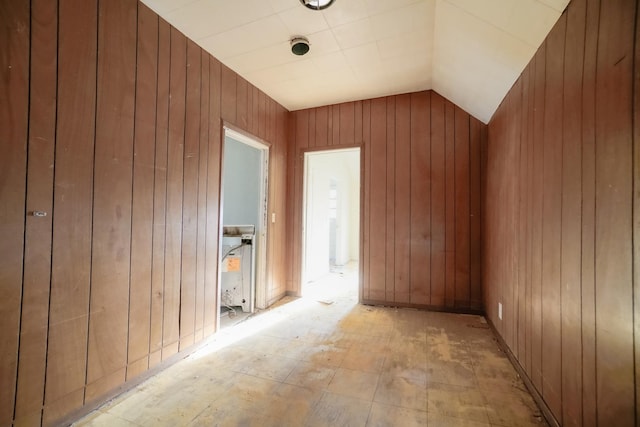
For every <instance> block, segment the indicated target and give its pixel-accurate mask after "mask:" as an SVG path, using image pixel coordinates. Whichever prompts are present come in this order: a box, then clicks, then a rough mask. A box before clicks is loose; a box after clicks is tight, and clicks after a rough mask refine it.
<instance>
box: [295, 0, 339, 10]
mask: <svg viewBox="0 0 640 427" xmlns="http://www.w3.org/2000/svg"><path fill="white" fill-rule="evenodd" d="M333 1H334V0H300V3H302V4H303V5H305V6H306V7H307V8H309V9H311V10H322V9H326V8H328V7H329V6H331V4H332V3H333Z"/></svg>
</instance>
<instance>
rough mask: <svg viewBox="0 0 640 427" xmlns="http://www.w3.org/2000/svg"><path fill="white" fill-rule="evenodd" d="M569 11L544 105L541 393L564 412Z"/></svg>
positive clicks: (549, 66) (552, 57) (550, 61)
mask: <svg viewBox="0 0 640 427" xmlns="http://www.w3.org/2000/svg"><path fill="white" fill-rule="evenodd" d="M565 32H566V15H563V17H561V18H560V20H559V21H558V24H557V25H556V26H555V27H554V28H553V30H552V31H551V33H549V37H548V38H547V42H546V43H547V49H546V55H547V58H546V81H545V104H544V111H545V116H544V143H543V144H544V145H543V151H544V154H543V156H544V160H543V161H544V167H543V169H542V170H543V172H542V174H543V176H544V178H543V189H544V196H543V200H542V204H543V208H542V209H543V211H542V215H543V227H542V253H543V260H542V330H543V331H544V336H543V343H544V351H543V352H542V391H543V394H544V396H545V398H546V401H547V403H548V405H549V407H550V408H551V410H552V411H553V412H554V413H556V414H561V413H562V398H561V396H562V366H561V363H560V360H561V347H562V341H561V333H562V332H561V328H559V327H558V325H560V296H561V292H560V257H561V255H562V254H561V243H562V241H561V237H562V218H561V215H562V125H563V120H562V119H563V117H562V94H563V85H562V83H563V67H564V42H565Z"/></svg>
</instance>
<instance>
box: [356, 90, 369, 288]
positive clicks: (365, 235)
mask: <svg viewBox="0 0 640 427" xmlns="http://www.w3.org/2000/svg"><path fill="white" fill-rule="evenodd" d="M362 140H363V143H364V144H365V147H364V165H362V170H361V171H360V175H361V176H362V177H364V182H362V183H360V185H361V186H362V187H364V196H363V197H362V198H363V200H362V210H363V211H364V212H362V214H361V215H360V217H361V218H362V222H363V224H362V225H361V228H362V246H363V248H362V257H363V258H364V259H363V260H362V261H361V265H362V267H361V268H362V278H361V279H360V283H362V284H363V286H362V287H361V289H360V290H359V292H358V293H359V298H360V300H363V299H365V298H369V286H366V285H365V284H368V283H370V281H369V280H370V278H371V270H370V268H371V237H370V236H371V152H372V147H371V101H370V100H366V101H363V103H362Z"/></svg>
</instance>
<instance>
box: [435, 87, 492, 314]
mask: <svg viewBox="0 0 640 427" xmlns="http://www.w3.org/2000/svg"><path fill="white" fill-rule="evenodd" d="M432 103H433V97H432ZM483 127H484V125H483V124H482V122H480V121H479V120H478V119H476V118H475V117H470V125H469V245H470V248H469V256H470V259H469V287H470V289H469V306H470V308H472V309H474V310H481V309H482V286H481V281H482V271H481V269H482V264H481V261H482V259H481V253H482V252H481V243H482V236H481V229H482V221H481V216H482V212H481V203H482V201H481V185H480V184H481V183H480V179H479V178H478V177H480V176H481V173H482V172H481V166H482V165H481V146H480V145H481V138H482V128H483ZM433 147H434V144H433V140H432V144H431V156H432V164H433ZM431 198H432V199H433V183H432V195H431ZM434 205H435V204H434ZM434 218H435V217H434V214H433V210H432V214H431V223H432V224H433V222H434ZM431 271H432V277H434V274H433V272H434V271H435V269H434V267H433V265H432V268H431ZM431 289H432V291H433V281H432V286H431Z"/></svg>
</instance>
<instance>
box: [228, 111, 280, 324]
mask: <svg viewBox="0 0 640 427" xmlns="http://www.w3.org/2000/svg"><path fill="white" fill-rule="evenodd" d="M221 133H222V136H221V144H220V145H221V149H220V152H221V155H220V203H219V212H218V230H219V231H218V234H219V238H218V259H217V262H218V280H217V283H216V288H217V289H216V294H217V307H216V310H217V316H218V323H217V325H218V329H219V327H220V298H221V291H222V265H221V261H220V257H221V256H222V232H223V226H224V216H223V210H224V155H225V150H224V146H225V143H226V137H227V136H229V137H230V138H232V139H234V140H236V141H238V142H241V143H243V144H246V145H248V146H250V147H253V148H256V149H258V150H260V152H261V164H262V169H261V174H260V175H261V176H260V212H259V214H258V217H259V218H260V224H256V259H255V267H254V271H253V275H254V277H255V281H254V282H255V289H254V301H253V304H252V306H253V307H254V309H255V308H259V309H262V308H266V305H267V287H268V283H267V279H268V274H267V259H268V257H267V249H268V247H269V246H268V244H267V239H268V235H267V231H268V226H269V224H268V221H267V219H268V211H269V202H270V201H269V159H270V156H271V144H269V143H268V142H266V141H264V140H263V139H261V138H258V137H257V136H255V135H252V134H250V133H249V132H246V131H244V130H242V129H239V128H237V127H235V126H233V125H231V124H229V123H223V124H222V132H221Z"/></svg>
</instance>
